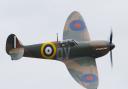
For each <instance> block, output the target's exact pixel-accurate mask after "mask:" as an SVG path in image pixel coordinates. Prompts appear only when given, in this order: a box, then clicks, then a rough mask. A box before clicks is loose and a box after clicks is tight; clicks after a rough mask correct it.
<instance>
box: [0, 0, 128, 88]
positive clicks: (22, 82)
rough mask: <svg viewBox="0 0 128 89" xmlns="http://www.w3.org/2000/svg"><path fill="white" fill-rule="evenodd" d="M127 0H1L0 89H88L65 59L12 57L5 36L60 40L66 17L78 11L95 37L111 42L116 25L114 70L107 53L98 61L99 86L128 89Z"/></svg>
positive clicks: (27, 41) (36, 40)
mask: <svg viewBox="0 0 128 89" xmlns="http://www.w3.org/2000/svg"><path fill="white" fill-rule="evenodd" d="M127 4H128V1H127V0H0V34H1V35H0V55H1V58H0V89H84V88H83V87H82V86H80V85H79V84H77V83H76V82H75V81H74V80H73V78H72V77H71V76H70V74H69V73H68V71H67V70H66V67H65V65H64V64H63V63H61V62H57V61H47V60H40V59H32V58H22V59H21V60H18V61H11V60H10V57H9V56H8V55H7V54H6V52H5V44H6V38H7V36H8V35H9V34H11V33H15V34H16V35H17V36H18V38H19V39H20V40H21V42H22V43H23V44H24V45H27V44H28V45H29V44H35V43H41V42H44V41H53V40H56V33H57V32H58V33H59V39H60V40H62V34H63V27H64V24H65V21H66V19H67V17H68V15H69V14H70V13H71V12H72V11H74V10H76V11H79V12H80V13H81V14H82V16H83V18H84V20H85V22H86V24H87V27H88V30H89V32H90V35H91V38H92V40H108V39H109V34H110V28H111V27H112V28H113V32H114V40H113V42H114V43H115V44H116V48H115V49H114V51H113V57H114V68H113V69H111V68H110V57H109V54H108V55H106V56H104V57H101V58H98V59H97V66H98V70H99V79H100V84H99V87H98V89H127V88H128V86H127V85H128V69H127V68H128V60H127V58H128V54H127V50H128V47H127V46H128V35H127V33H128V31H127V30H128V25H127V24H128V5H127Z"/></svg>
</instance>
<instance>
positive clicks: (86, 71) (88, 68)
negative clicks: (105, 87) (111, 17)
mask: <svg viewBox="0 0 128 89" xmlns="http://www.w3.org/2000/svg"><path fill="white" fill-rule="evenodd" d="M112 38H113V33H112V32H111V34H110V40H109V41H104V40H96V41H91V39H90V36H89V32H88V30H87V27H86V25H85V22H84V20H83V18H82V16H81V15H80V14H79V13H78V12H77V11H74V12H72V13H71V15H70V16H69V17H68V19H67V22H66V24H65V27H64V31H63V40H62V41H58V37H57V41H54V42H46V43H41V44H35V45H28V46H24V45H22V44H21V42H20V41H19V40H18V38H17V37H16V35H14V34H11V35H9V36H8V38H7V43H6V52H7V53H8V54H9V55H10V56H11V59H12V60H18V59H20V58H22V57H32V58H42V59H49V60H58V61H62V62H63V63H64V64H65V65H66V67H67V69H68V70H69V72H70V74H71V75H72V77H73V78H74V79H75V80H76V81H77V82H78V83H79V84H81V85H82V86H84V87H85V88H87V89H97V87H98V83H99V81H98V71H97V66H96V60H95V59H96V58H98V57H102V56H104V55H106V54H107V53H109V51H110V59H111V65H112V66H113V61H112V49H113V48H114V47H115V45H114V44H113V43H112Z"/></svg>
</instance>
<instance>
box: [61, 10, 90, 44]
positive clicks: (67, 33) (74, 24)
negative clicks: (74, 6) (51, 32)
mask: <svg viewBox="0 0 128 89" xmlns="http://www.w3.org/2000/svg"><path fill="white" fill-rule="evenodd" d="M66 39H73V40H76V41H78V42H80V41H89V40H90V36H89V33H88V30H87V27H86V25H85V22H84V20H83V18H82V16H81V15H80V14H79V13H78V12H76V11H74V12H72V13H71V15H70V16H69V17H68V19H67V21H66V23H65V27H64V33H63V40H66Z"/></svg>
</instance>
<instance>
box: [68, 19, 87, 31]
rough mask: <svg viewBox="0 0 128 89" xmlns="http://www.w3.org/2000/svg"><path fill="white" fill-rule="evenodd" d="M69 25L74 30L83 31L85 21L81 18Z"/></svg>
mask: <svg viewBox="0 0 128 89" xmlns="http://www.w3.org/2000/svg"><path fill="white" fill-rule="evenodd" d="M69 26H70V29H71V30H73V31H83V30H84V29H85V23H84V22H83V21H81V20H74V21H72V22H71V23H70V24H69Z"/></svg>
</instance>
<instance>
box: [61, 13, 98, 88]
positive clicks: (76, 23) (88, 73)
mask: <svg viewBox="0 0 128 89" xmlns="http://www.w3.org/2000/svg"><path fill="white" fill-rule="evenodd" d="M66 39H73V40H76V41H78V42H81V41H90V36H89V33H88V30H87V27H86V25H85V22H84V20H83V18H82V16H81V15H80V14H79V13H78V12H76V11H75V12H73V13H72V14H71V15H70V16H69V17H68V19H67V22H66V24H65V27H64V33H63V40H66ZM64 63H65V64H66V66H67V68H68V70H69V72H70V74H71V75H72V77H73V78H74V79H75V80H76V81H77V82H78V83H79V84H81V85H83V86H84V87H85V88H87V89H97V86H98V72H97V66H96V62H95V58H92V57H81V58H75V59H65V60H64Z"/></svg>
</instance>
